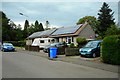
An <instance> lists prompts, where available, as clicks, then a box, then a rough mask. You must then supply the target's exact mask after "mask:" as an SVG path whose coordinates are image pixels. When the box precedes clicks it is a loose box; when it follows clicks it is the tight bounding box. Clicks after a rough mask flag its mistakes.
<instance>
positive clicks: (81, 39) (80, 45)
mask: <svg viewBox="0 0 120 80" xmlns="http://www.w3.org/2000/svg"><path fill="white" fill-rule="evenodd" d="M76 42H77V43H78V47H82V46H83V45H85V44H86V43H87V40H86V38H80V37H78V38H77V39H76Z"/></svg>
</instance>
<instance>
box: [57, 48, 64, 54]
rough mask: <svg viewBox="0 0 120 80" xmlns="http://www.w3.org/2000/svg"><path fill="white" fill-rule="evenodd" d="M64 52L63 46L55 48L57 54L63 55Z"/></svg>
mask: <svg viewBox="0 0 120 80" xmlns="http://www.w3.org/2000/svg"><path fill="white" fill-rule="evenodd" d="M64 54H65V48H64V47H58V48H57V55H64Z"/></svg>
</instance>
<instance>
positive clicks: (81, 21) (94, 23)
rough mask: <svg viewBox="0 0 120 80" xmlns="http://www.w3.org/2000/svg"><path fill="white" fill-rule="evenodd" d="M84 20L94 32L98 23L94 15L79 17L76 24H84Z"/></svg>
mask: <svg viewBox="0 0 120 80" xmlns="http://www.w3.org/2000/svg"><path fill="white" fill-rule="evenodd" d="M85 21H87V22H88V23H89V24H90V25H91V27H92V28H93V30H94V31H95V32H96V27H97V25H98V21H97V19H96V17H94V16H85V17H83V18H81V19H79V21H78V22H77V23H76V24H77V25H79V24H84V23H85Z"/></svg>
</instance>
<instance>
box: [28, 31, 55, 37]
mask: <svg viewBox="0 0 120 80" xmlns="http://www.w3.org/2000/svg"><path fill="white" fill-rule="evenodd" d="M54 31H56V29H52V30H46V31H40V32H35V33H33V34H32V35H30V36H29V37H27V39H30V38H39V37H47V36H49V35H51V34H52V33H53V32H54Z"/></svg>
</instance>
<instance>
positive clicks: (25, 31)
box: [23, 20, 29, 39]
mask: <svg viewBox="0 0 120 80" xmlns="http://www.w3.org/2000/svg"><path fill="white" fill-rule="evenodd" d="M28 28H29V22H28V20H25V24H24V30H23V34H24V36H23V38H24V39H25V38H27V37H28V36H29V34H28Z"/></svg>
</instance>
